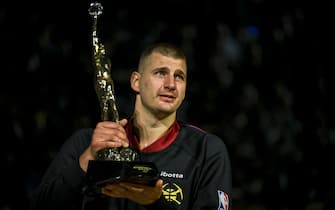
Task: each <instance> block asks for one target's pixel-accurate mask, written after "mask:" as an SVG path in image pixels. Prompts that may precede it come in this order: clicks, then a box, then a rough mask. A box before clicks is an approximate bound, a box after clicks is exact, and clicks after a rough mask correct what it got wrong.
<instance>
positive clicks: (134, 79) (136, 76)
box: [130, 71, 141, 93]
mask: <svg viewBox="0 0 335 210" xmlns="http://www.w3.org/2000/svg"><path fill="white" fill-rule="evenodd" d="M140 77H141V74H140V73H139V72H138V71H133V72H132V73H131V76H130V86H131V89H133V90H134V91H135V92H136V93H138V92H140V88H139V86H140V84H139V81H140Z"/></svg>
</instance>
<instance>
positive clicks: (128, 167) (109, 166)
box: [84, 160, 159, 195]
mask: <svg viewBox="0 0 335 210" xmlns="http://www.w3.org/2000/svg"><path fill="white" fill-rule="evenodd" d="M86 178H87V186H86V188H85V189H84V192H85V193H86V194H88V195H95V194H100V190H101V188H102V187H104V186H105V185H106V184H108V183H113V182H130V183H136V184H142V185H149V186H154V185H155V183H156V181H157V180H158V179H159V172H158V170H157V167H156V165H155V164H154V163H152V162H140V161H113V160H90V161H89V163H88V168H87V173H86Z"/></svg>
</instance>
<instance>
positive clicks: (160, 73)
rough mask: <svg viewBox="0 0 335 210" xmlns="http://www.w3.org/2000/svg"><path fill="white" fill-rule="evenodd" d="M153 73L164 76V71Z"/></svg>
mask: <svg viewBox="0 0 335 210" xmlns="http://www.w3.org/2000/svg"><path fill="white" fill-rule="evenodd" d="M155 74H156V75H159V76H164V75H165V74H166V73H165V72H164V71H157V72H156V73H155Z"/></svg>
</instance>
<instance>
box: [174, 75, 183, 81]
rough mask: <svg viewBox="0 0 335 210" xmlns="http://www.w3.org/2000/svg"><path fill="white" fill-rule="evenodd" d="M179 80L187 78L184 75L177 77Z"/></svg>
mask: <svg viewBox="0 0 335 210" xmlns="http://www.w3.org/2000/svg"><path fill="white" fill-rule="evenodd" d="M176 79H177V80H183V81H184V80H185V77H184V76H183V75H176Z"/></svg>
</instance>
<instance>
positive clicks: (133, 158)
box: [84, 2, 159, 195]
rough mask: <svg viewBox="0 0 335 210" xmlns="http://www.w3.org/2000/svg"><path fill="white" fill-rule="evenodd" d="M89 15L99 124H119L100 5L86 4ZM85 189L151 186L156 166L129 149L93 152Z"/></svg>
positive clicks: (93, 191) (92, 193)
mask: <svg viewBox="0 0 335 210" xmlns="http://www.w3.org/2000/svg"><path fill="white" fill-rule="evenodd" d="M88 12H89V15H90V16H91V17H92V18H93V26H92V50H93V53H92V58H93V64H94V65H93V66H94V71H95V74H94V83H95V84H94V85H95V91H96V93H97V96H98V99H99V103H100V108H101V120H103V121H107V120H108V121H114V122H119V113H118V110H117V106H116V99H115V95H114V82H113V79H112V77H111V73H110V72H111V61H110V59H109V58H108V57H107V56H106V53H105V48H104V45H103V44H102V43H100V42H99V39H98V34H97V24H98V17H99V16H101V15H102V13H103V7H102V5H101V4H100V3H98V2H94V3H91V4H90V7H89V9H88ZM86 175H87V180H88V185H87V187H86V188H85V190H84V192H86V193H87V194H89V195H96V194H97V193H99V192H100V189H101V187H103V186H104V184H106V183H110V182H115V181H130V182H136V183H141V184H148V185H154V184H155V182H156V180H157V179H158V178H159V173H158V170H157V168H156V166H155V165H154V164H153V163H151V162H141V161H140V160H139V154H138V153H137V152H136V151H135V150H134V149H132V148H130V147H127V148H126V147H115V148H105V149H102V150H100V151H98V152H97V156H96V160H91V161H89V164H88V169H87V174H86Z"/></svg>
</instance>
